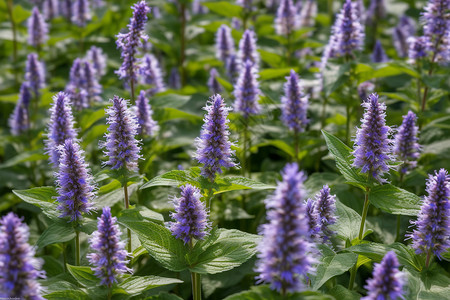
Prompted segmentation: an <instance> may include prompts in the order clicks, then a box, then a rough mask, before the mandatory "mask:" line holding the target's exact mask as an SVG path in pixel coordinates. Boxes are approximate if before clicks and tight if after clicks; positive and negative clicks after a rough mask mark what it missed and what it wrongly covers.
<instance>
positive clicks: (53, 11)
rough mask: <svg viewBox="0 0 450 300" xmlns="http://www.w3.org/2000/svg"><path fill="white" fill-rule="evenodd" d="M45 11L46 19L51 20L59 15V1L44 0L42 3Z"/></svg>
mask: <svg viewBox="0 0 450 300" xmlns="http://www.w3.org/2000/svg"><path fill="white" fill-rule="evenodd" d="M42 6H43V12H44V16H45V19H46V20H51V19H53V18H55V17H57V16H58V8H59V7H58V1H57V0H44V2H43V3H42Z"/></svg>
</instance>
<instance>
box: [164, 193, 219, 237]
mask: <svg viewBox="0 0 450 300" xmlns="http://www.w3.org/2000/svg"><path fill="white" fill-rule="evenodd" d="M180 189H181V197H179V198H176V197H175V198H173V204H174V206H175V212H172V213H171V214H170V216H171V217H172V219H174V220H175V222H171V223H170V231H172V235H174V236H175V237H176V238H177V239H181V240H183V242H184V244H191V243H192V241H193V240H194V239H195V240H203V239H204V238H205V236H206V235H207V234H208V231H209V228H210V227H211V225H210V223H209V222H208V212H207V211H206V208H205V204H204V203H203V202H202V201H200V197H201V194H200V190H199V189H198V188H196V187H195V186H192V185H190V184H186V185H184V186H182V187H181V188H180Z"/></svg>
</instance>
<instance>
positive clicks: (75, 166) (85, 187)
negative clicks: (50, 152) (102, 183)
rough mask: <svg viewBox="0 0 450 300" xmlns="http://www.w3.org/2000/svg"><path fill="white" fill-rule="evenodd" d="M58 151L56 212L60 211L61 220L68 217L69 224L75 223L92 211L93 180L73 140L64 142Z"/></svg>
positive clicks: (80, 151)
mask: <svg viewBox="0 0 450 300" xmlns="http://www.w3.org/2000/svg"><path fill="white" fill-rule="evenodd" d="M58 150H59V151H60V153H59V155H60V159H59V170H58V172H57V174H56V176H57V180H56V183H57V185H58V187H57V191H58V195H59V196H58V197H57V198H56V200H57V201H58V203H59V205H58V210H59V211H61V215H60V217H61V218H64V217H70V222H76V221H78V220H81V219H82V214H83V213H89V212H90V211H91V210H92V209H93V208H92V204H91V202H90V201H92V199H93V198H94V196H95V194H94V186H93V179H92V176H91V174H90V171H89V168H88V165H87V163H86V162H85V160H84V155H83V153H84V151H83V150H82V149H81V148H80V146H79V145H78V143H77V142H76V141H75V140H71V139H68V140H66V141H65V142H64V144H63V145H60V146H58Z"/></svg>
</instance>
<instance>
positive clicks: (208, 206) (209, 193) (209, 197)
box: [206, 187, 214, 211]
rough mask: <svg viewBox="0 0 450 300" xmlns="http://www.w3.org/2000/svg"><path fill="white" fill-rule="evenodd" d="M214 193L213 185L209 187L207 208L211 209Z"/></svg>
mask: <svg viewBox="0 0 450 300" xmlns="http://www.w3.org/2000/svg"><path fill="white" fill-rule="evenodd" d="M213 195H214V194H213V193H212V187H210V188H209V190H208V194H207V195H206V209H207V210H208V211H211V199H212V197H213Z"/></svg>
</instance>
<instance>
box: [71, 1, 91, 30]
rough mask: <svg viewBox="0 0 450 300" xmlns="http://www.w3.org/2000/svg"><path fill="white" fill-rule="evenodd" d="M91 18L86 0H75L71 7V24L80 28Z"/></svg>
mask: <svg viewBox="0 0 450 300" xmlns="http://www.w3.org/2000/svg"><path fill="white" fill-rule="evenodd" d="M91 18H92V16H91V9H90V8H89V1H88V0H75V2H74V3H73V7H72V22H73V23H74V24H76V25H78V26H80V27H84V26H86V23H87V22H88V21H89V20H90V19H91Z"/></svg>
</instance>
